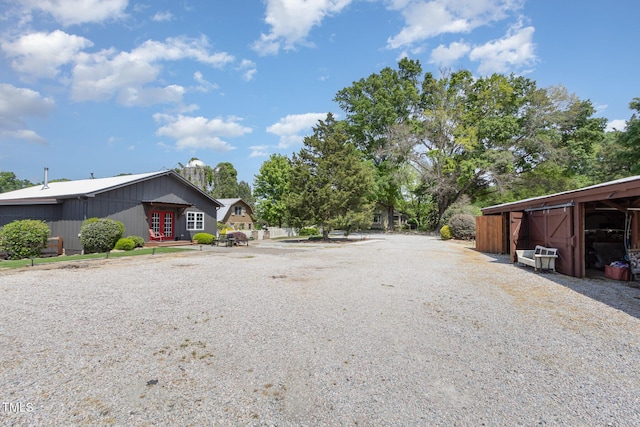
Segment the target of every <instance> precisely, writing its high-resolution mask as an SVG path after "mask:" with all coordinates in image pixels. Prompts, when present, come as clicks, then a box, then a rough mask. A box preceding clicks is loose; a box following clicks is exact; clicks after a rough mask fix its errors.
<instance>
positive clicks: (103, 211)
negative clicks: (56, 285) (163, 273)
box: [0, 170, 222, 253]
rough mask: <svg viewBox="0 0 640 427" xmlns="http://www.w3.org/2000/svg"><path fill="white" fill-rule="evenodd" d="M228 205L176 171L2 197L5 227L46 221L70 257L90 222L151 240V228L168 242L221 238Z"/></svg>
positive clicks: (1, 219) (56, 186) (0, 223)
mask: <svg viewBox="0 0 640 427" xmlns="http://www.w3.org/2000/svg"><path fill="white" fill-rule="evenodd" d="M221 206H222V204H221V203H220V202H218V201H217V200H215V199H214V198H213V197H211V196H210V195H209V194H207V193H206V192H205V191H203V190H202V189H201V188H198V186H196V185H194V184H193V183H191V182H189V181H188V180H187V179H185V178H183V177H182V176H181V175H180V174H178V173H177V172H175V171H172V170H168V171H159V172H150V173H142V174H137V175H123V176H116V177H111V178H98V179H86V180H78V181H65V182H50V183H49V182H47V176H46V172H45V183H44V185H37V186H34V187H29V188H24V189H22V190H16V191H10V192H7V193H0V227H2V226H3V225H5V224H8V223H10V222H12V221H14V220H20V219H38V220H44V221H46V223H47V225H48V226H49V228H50V229H51V236H60V237H62V239H63V246H64V248H65V251H66V253H78V252H80V251H82V245H81V244H80V238H79V237H78V234H79V233H80V227H81V225H82V222H83V221H84V220H85V219H87V218H92V217H97V218H111V219H114V220H118V221H121V222H122V223H123V224H124V226H125V236H128V235H135V236H140V237H143V238H144V239H145V240H146V241H149V240H151V233H150V230H153V232H154V233H161V234H162V235H163V239H167V240H191V239H192V237H193V235H194V234H196V233H199V232H207V233H211V234H216V231H217V218H218V216H217V210H218V208H220V207H221Z"/></svg>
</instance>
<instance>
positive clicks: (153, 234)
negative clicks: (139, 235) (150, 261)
mask: <svg viewBox="0 0 640 427" xmlns="http://www.w3.org/2000/svg"><path fill="white" fill-rule="evenodd" d="M149 237H151V240H160V241H161V242H162V240H163V239H164V234H162V233H160V232H159V231H153V228H150V229H149Z"/></svg>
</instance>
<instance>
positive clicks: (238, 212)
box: [233, 206, 242, 216]
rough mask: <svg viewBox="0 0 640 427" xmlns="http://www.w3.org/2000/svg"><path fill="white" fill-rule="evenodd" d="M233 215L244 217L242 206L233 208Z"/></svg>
mask: <svg viewBox="0 0 640 427" xmlns="http://www.w3.org/2000/svg"><path fill="white" fill-rule="evenodd" d="M233 214H234V215H237V216H240V215H242V206H235V207H234V208H233Z"/></svg>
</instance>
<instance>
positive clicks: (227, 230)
mask: <svg viewBox="0 0 640 427" xmlns="http://www.w3.org/2000/svg"><path fill="white" fill-rule="evenodd" d="M231 232H233V228H231V227H227V226H225V227H223V228H222V229H221V230H220V234H221V235H226V234H227V233H231Z"/></svg>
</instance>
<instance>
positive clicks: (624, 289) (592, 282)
mask: <svg viewBox="0 0 640 427" xmlns="http://www.w3.org/2000/svg"><path fill="white" fill-rule="evenodd" d="M468 249H469V250H471V251H474V252H477V253H479V254H482V255H485V256H487V257H489V258H491V260H490V261H488V262H492V263H493V262H495V263H499V264H512V262H511V260H510V259H509V255H499V254H488V253H484V252H478V251H477V250H476V249H475V248H468ZM513 268H520V269H524V270H526V271H527V272H528V273H530V274H536V275H540V276H542V277H544V278H545V279H548V280H551V281H553V282H555V283H557V284H559V285H561V286H564V287H566V288H569V289H571V290H572V291H575V292H578V293H581V294H582V295H585V296H587V297H589V298H591V299H593V300H596V301H599V302H601V303H603V304H606V305H608V306H610V307H613V308H615V309H617V310H620V311H623V312H625V313H627V314H628V315H630V316H633V317H635V318H638V319H640V288H636V287H632V286H630V285H629V283H631V282H622V281H619V280H613V279H608V278H606V277H604V276H599V277H589V278H585V279H579V278H577V277H570V276H565V275H564V274H560V273H553V272H536V271H534V270H533V269H532V268H531V267H525V266H520V265H518V264H513ZM634 283H635V284H637V285H639V286H640V284H638V282H634Z"/></svg>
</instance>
